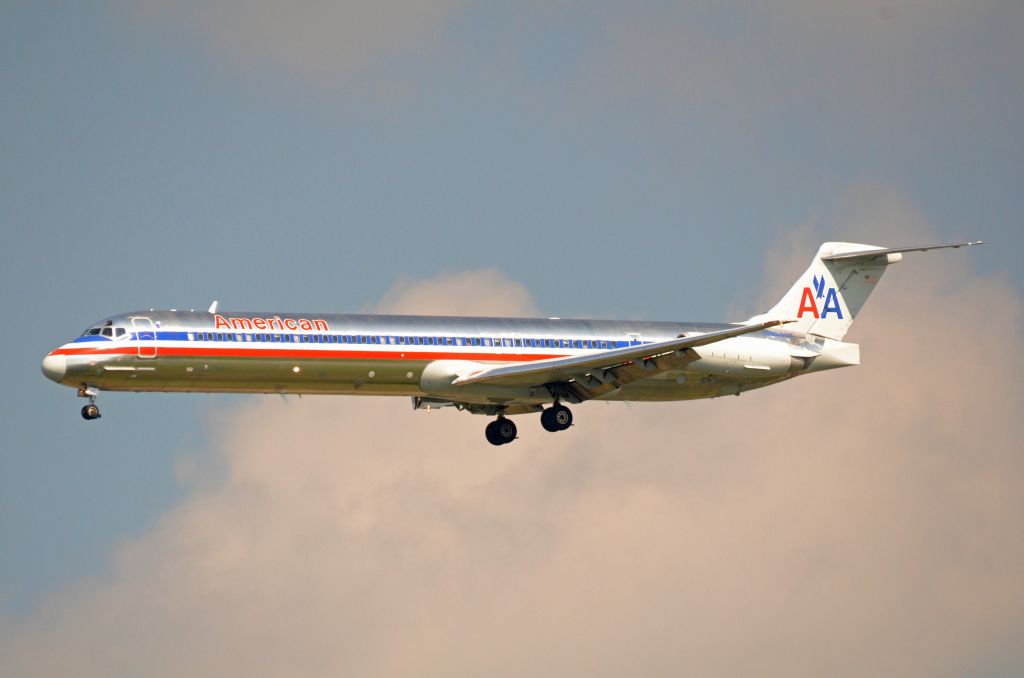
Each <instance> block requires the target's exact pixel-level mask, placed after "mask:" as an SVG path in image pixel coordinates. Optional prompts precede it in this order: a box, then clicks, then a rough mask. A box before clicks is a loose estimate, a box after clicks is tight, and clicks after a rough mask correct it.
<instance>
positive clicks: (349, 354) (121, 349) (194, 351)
mask: <svg viewBox="0 0 1024 678" xmlns="http://www.w3.org/2000/svg"><path fill="white" fill-rule="evenodd" d="M144 348H146V349H151V348H153V345H152V344H149V345H144ZM138 354H139V347H138V346H117V347H114V348H79V347H74V348H58V349H57V350H56V351H54V352H53V353H52V354H51V355H83V356H90V355H128V356H137V355H138ZM156 354H157V357H160V356H178V357H180V356H189V357H194V358H320V359H344V360H481V361H489V362H531V361H534V360H548V359H551V358H564V357H566V356H567V355H570V354H548V353H529V354H525V353H480V352H466V353H457V352H443V353H442V352H434V351H349V350H342V351H338V350H323V349H320V350H316V349H285V348H215V347H202V348H200V347H192V346H157V347H156Z"/></svg>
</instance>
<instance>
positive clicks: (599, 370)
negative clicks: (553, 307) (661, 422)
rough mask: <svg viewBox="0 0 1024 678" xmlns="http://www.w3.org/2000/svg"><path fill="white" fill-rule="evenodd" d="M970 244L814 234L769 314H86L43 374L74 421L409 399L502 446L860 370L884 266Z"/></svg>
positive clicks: (45, 363) (46, 360)
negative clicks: (257, 398)
mask: <svg viewBox="0 0 1024 678" xmlns="http://www.w3.org/2000/svg"><path fill="white" fill-rule="evenodd" d="M978 244H982V243H981V241H973V242H963V243H953V244H944V245H928V246H915V247H896V248H883V247H878V246H874V245H862V244H857V243H846V242H826V243H824V244H823V245H821V247H820V248H819V249H818V251H817V253H816V254H815V255H814V258H813V260H812V261H811V264H810V266H809V267H808V269H807V270H806V271H805V272H804V274H803V275H801V276H800V278H798V279H797V282H796V283H795V284H794V285H793V286H792V287H791V288H790V290H789V291H788V292H786V294H785V296H783V297H782V299H781V300H780V301H779V302H778V303H777V304H776V305H775V306H774V307H773V308H772V309H771V310H769V311H768V312H766V313H762V314H760V315H756V316H754V317H752V318H750V319H748V320H745V321H742V322H738V323H685V322H644V321H623V320H568V319H564V320H563V319H561V318H547V319H540V318H490V317H452V316H447V317H446V316H416V315H371V314H360V315H352V314H347V315H338V314H309V313H285V312H282V313H262V312H261V313H253V312H223V313H221V312H219V311H218V310H217V302H216V301H215V302H213V304H212V305H211V306H210V308H209V309H208V310H207V312H205V313H204V312H195V311H188V312H182V311H177V310H169V311H154V310H152V309H151V310H150V311H148V312H136V313H123V314H119V315H114V316H110V317H109V318H105V319H103V320H101V321H100V322H98V323H95V324H93V325H91V326H90V327H89V328H87V329H86V330H85V332H83V333H82V335H81V336H79V337H78V338H76V339H74V340H72V341H71V342H69V343H66V344H63V345H62V346H60V347H58V348H56V349H54V350H53V351H51V352H50V353H49V355H47V356H46V357H45V358H44V359H43V363H42V371H43V374H44V375H46V377H48V378H49V379H51V380H53V381H55V382H57V383H60V384H64V385H67V386H71V387H73V388H75V389H77V391H78V395H79V396H80V397H82V398H87V399H88V403H87V404H86V405H85V406H84V407H83V408H82V411H81V413H82V417H83V418H84V419H86V420H94V419H98V418H99V417H100V411H99V407H98V406H97V405H96V396H97V395H98V394H99V392H100V391H140V392H141V391H150V392H153V391H158V392H203V393H277V394H343V395H378V396H381V395H384V396H406V397H411V398H412V405H413V408H414V409H426V410H431V409H433V408H438V407H455V408H457V409H459V410H465V411H467V412H470V413H473V414H483V415H486V416H488V417H494V419H493V420H492V421H490V422H489V423H488V424H487V426H486V428H485V437H486V439H487V441H488V442H490V443H491V444H493V445H503V444H506V443H510V442H512V441H513V440H515V439H516V437H517V436H518V430H517V427H516V425H515V423H514V422H513V421H512V420H511V419H510V418H509V417H510V416H512V415H518V414H525V413H531V412H532V413H540V423H541V426H542V427H543V428H544V429H545V430H547V431H551V432H557V431H564V430H566V429H568V428H569V427H570V426H571V425H572V423H573V414H572V411H571V410H570V409H569V408H568V407H567V406H566V404H565V403H569V404H579V403H582V402H584V401H587V400H604V401H669V400H692V399H697V398H716V397H720V396H728V395H737V396H738V395H740V394H741V393H744V392H746V391H749V390H752V389H755V388H762V387H764V386H770V385H773V384H778V383H781V382H784V381H787V380H789V379H792V378H793V377H798V376H802V375H805V374H812V373H815V372H822V371H825V370H831V369H836V368H840V367H847V366H850V365H857V364H859V363H860V347H859V346H858V345H857V344H853V343H847V342H844V341H843V338H844V336H845V335H846V333H847V331H848V330H849V329H850V326H851V324H852V323H853V319H854V318H855V317H856V315H857V314H858V313H859V312H860V310H861V307H862V306H863V305H864V302H865V301H866V300H867V298H868V295H870V294H871V292H872V290H874V288H875V285H876V284H877V283H878V281H879V280H880V279H881V277H882V274H883V273H884V272H885V270H886V267H887V266H889V265H891V264H894V263H897V262H899V261H900V260H901V259H902V258H903V254H905V253H908V252H922V251H928V250H935V249H946V248H958V247H967V246H971V245H978Z"/></svg>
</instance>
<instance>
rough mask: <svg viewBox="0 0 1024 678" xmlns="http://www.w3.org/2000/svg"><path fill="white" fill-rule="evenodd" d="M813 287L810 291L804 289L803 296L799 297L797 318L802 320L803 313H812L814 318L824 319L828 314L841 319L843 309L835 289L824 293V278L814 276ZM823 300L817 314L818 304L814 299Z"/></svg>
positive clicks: (831, 288) (808, 288)
mask: <svg viewBox="0 0 1024 678" xmlns="http://www.w3.org/2000/svg"><path fill="white" fill-rule="evenodd" d="M811 282H812V284H813V285H814V290H813V291H812V290H811V288H810V287H805V288H804V291H803V294H802V295H801V296H800V309H799V310H798V311H797V312H796V317H797V318H803V317H804V313H813V314H814V317H815V318H826V317H828V314H829V313H835V314H836V318H838V319H839V320H842V319H843V309H842V308H841V307H840V306H839V294H838V293H837V292H836V288H834V287H829V288H828V292H826V291H825V276H824V275H822V276H817V275H816V276H814V278H813V280H812V281H811ZM822 298H824V299H825V305H824V306H822V308H821V312H820V313H819V312H818V302H817V301H816V299H822Z"/></svg>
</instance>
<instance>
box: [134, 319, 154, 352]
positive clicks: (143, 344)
mask: <svg viewBox="0 0 1024 678" xmlns="http://www.w3.org/2000/svg"><path fill="white" fill-rule="evenodd" d="M132 328H133V329H134V330H135V338H136V339H137V340H138V342H139V357H140V358H155V357H156V328H155V327H153V321H152V320H150V319H149V318H132Z"/></svg>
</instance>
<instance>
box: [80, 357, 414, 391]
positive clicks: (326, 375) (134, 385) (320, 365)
mask: <svg viewBox="0 0 1024 678" xmlns="http://www.w3.org/2000/svg"><path fill="white" fill-rule="evenodd" d="M426 365H427V361H404V360H401V361H399V360H351V359H310V358H304V359H302V360H295V359H287V358H262V357H209V358H207V357H204V358H200V359H196V358H192V357H178V356H159V357H157V358H156V359H148V360H147V359H140V358H138V357H135V356H116V357H105V358H104V359H102V360H93V361H85V362H83V363H81V364H78V365H75V366H74V368H71V367H70V366H69V370H68V377H67V378H66V381H69V382H71V381H73V382H84V383H88V384H90V385H95V386H98V387H99V388H101V389H104V390H109V391H176V392H190V391H191V392H203V393H214V392H225V393H308V394H316V393H322V394H365V395H422V392H421V391H420V388H419V377H420V374H421V373H422V372H423V368H424V367H425V366H426Z"/></svg>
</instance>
